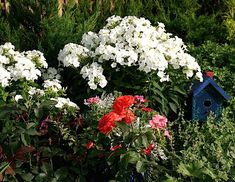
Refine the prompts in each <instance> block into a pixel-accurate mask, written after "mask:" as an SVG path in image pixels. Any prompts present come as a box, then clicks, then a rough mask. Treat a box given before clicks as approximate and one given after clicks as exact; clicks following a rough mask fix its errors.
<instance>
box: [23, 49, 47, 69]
mask: <svg viewBox="0 0 235 182" xmlns="http://www.w3.org/2000/svg"><path fill="white" fill-rule="evenodd" d="M23 53H24V54H25V56H26V57H27V58H29V59H30V60H31V61H32V62H33V63H34V64H35V65H36V66H37V68H47V67H48V64H47V62H46V59H45V57H44V55H43V53H41V52H40V51H37V50H33V51H27V52H23Z"/></svg>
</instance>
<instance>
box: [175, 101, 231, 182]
mask: <svg viewBox="0 0 235 182" xmlns="http://www.w3.org/2000/svg"><path fill="white" fill-rule="evenodd" d="M233 109H234V99H233V100H232V101H231V105H230V108H227V109H226V110H225V111H224V113H223V117H222V119H221V121H216V120H215V119H214V117H213V116H210V117H209V118H208V121H207V123H203V124H199V123H195V122H192V121H183V122H182V121H181V122H180V123H179V124H178V126H177V128H178V132H175V138H176V139H177V141H178V143H175V149H176V151H178V152H179V154H178V156H179V157H180V158H179V163H178V164H177V165H176V166H175V167H176V168H175V170H176V171H177V172H178V174H173V175H172V176H173V177H176V178H177V179H179V180H180V179H181V180H183V181H234V176H235V174H234V172H235V170H234V169H235V165H234V161H235V155H234V154H235V141H234V135H235V124H234V119H235V118H234V115H233V113H232V112H233ZM174 125H175V126H176V125H177V124H176V123H175V124H174ZM175 131H176V130H175ZM175 160H178V159H177V158H175ZM178 175H179V176H178ZM177 176H178V177H177Z"/></svg>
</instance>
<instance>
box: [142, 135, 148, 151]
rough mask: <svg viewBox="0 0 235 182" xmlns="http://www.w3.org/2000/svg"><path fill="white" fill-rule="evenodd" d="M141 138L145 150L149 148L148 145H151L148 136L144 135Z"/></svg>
mask: <svg viewBox="0 0 235 182" xmlns="http://www.w3.org/2000/svg"><path fill="white" fill-rule="evenodd" d="M141 138H142V144H143V145H144V147H145V148H147V147H148V144H149V142H148V138H147V136H146V135H142V137H141Z"/></svg>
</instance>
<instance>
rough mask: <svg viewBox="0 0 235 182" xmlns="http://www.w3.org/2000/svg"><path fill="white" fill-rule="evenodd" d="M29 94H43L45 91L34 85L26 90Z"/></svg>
mask: <svg viewBox="0 0 235 182" xmlns="http://www.w3.org/2000/svg"><path fill="white" fill-rule="evenodd" d="M28 93H29V95H30V96H31V97H32V96H34V95H39V96H43V95H45V91H44V90H42V89H39V88H36V87H31V88H30V90H29V91H28Z"/></svg>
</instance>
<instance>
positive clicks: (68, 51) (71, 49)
mask: <svg viewBox="0 0 235 182" xmlns="http://www.w3.org/2000/svg"><path fill="white" fill-rule="evenodd" d="M88 52H89V50H88V49H87V48H86V47H83V46H81V45H77V44H74V43H69V44H67V45H65V46H64V49H63V50H60V52H59V55H58V60H59V61H60V62H61V63H62V64H63V66H64V67H69V66H73V67H75V68H77V67H79V66H80V62H81V60H82V59H84V58H86V57H88Z"/></svg>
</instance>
